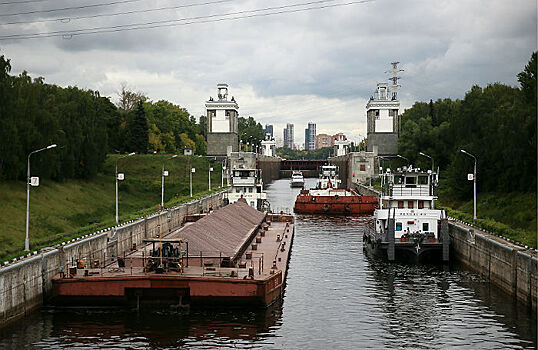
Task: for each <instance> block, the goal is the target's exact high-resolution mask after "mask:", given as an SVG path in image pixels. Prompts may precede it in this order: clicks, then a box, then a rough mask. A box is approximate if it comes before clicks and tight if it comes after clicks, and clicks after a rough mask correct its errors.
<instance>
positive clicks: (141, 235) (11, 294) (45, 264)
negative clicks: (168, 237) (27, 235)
mask: <svg viewBox="0 0 538 350" xmlns="http://www.w3.org/2000/svg"><path fill="white" fill-rule="evenodd" d="M220 206H222V193H216V194H213V195H210V196H207V197H204V198H201V199H199V200H196V201H192V202H189V203H186V204H183V205H181V206H178V207H175V208H172V209H169V210H163V211H160V212H159V213H155V214H153V215H150V216H147V217H144V218H141V219H138V220H133V221H130V222H128V223H125V224H123V225H120V226H115V227H111V228H108V229H105V230H101V231H98V232H95V233H93V234H90V235H86V236H84V237H81V238H79V239H76V240H72V241H69V242H64V243H62V244H59V245H57V246H55V247H52V248H48V249H43V250H42V251H41V252H39V253H38V254H35V255H33V256H30V257H27V258H24V259H22V260H20V261H14V262H12V263H10V264H8V265H6V266H3V267H1V268H0V327H1V326H3V325H5V324H7V323H9V322H11V321H14V320H16V319H18V318H20V317H23V316H25V315H26V314H28V313H29V312H31V311H32V310H34V309H36V308H38V307H40V306H41V305H42V304H43V302H44V301H46V300H47V299H48V297H49V296H50V292H51V289H52V283H51V280H52V277H53V276H54V275H56V274H57V273H58V272H59V271H60V269H61V267H63V268H64V269H68V267H69V266H73V265H76V260H78V259H84V260H85V261H93V262H95V261H98V264H99V265H104V263H105V262H106V261H113V260H114V259H115V258H116V257H117V256H122V255H124V254H125V253H126V252H129V251H131V250H132V249H133V248H136V246H137V245H140V244H141V243H142V240H143V239H145V238H150V237H155V236H157V235H158V234H167V233H169V232H170V231H172V230H175V229H177V228H179V227H180V226H181V225H182V224H183V222H184V219H185V217H186V216H187V215H191V214H197V213H201V212H207V211H208V210H209V208H210V207H212V208H215V209H216V208H218V207H220Z"/></svg>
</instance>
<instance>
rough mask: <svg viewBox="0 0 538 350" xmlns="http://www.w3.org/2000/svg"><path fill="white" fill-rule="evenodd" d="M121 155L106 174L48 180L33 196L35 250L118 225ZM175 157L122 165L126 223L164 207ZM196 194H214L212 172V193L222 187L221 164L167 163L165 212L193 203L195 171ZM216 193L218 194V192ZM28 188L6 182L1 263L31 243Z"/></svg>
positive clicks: (0, 218)
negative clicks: (117, 174)
mask: <svg viewBox="0 0 538 350" xmlns="http://www.w3.org/2000/svg"><path fill="white" fill-rule="evenodd" d="M118 157H119V156H118V155H109V156H108V157H107V161H106V162H105V165H104V167H103V170H102V172H101V173H100V174H99V175H97V176H96V177H95V178H93V179H91V180H90V181H83V180H70V181H66V182H61V183H59V182H54V181H52V180H48V179H42V180H41V184H40V186H39V187H32V189H31V194H30V248H31V250H36V249H38V248H41V247H45V246H48V245H52V244H54V243H58V242H61V241H63V240H66V239H71V238H74V237H77V236H80V235H83V234H87V233H90V232H94V231H96V230H99V229H101V228H105V227H110V226H112V225H114V224H115V181H114V167H115V162H116V160H117V159H118ZM167 158H169V156H160V155H135V156H132V157H127V158H123V159H121V160H119V162H118V171H119V172H121V173H124V174H125V180H124V181H120V185H119V216H120V222H121V221H126V220H131V219H133V218H136V217H139V216H142V215H145V214H149V213H151V212H155V211H157V210H158V205H159V203H160V202H161V169H162V162H163V160H165V159H167ZM191 166H192V167H194V168H196V173H195V174H194V176H193V193H194V194H195V197H201V196H203V195H206V194H208V193H209V191H208V169H209V167H210V166H212V167H213V168H214V171H213V172H212V176H211V184H212V189H213V190H214V191H215V190H218V189H219V188H218V187H220V184H221V167H220V164H219V163H214V164H210V163H209V162H208V161H207V160H206V159H205V158H203V157H200V158H199V157H196V156H193V157H187V156H178V157H177V158H174V159H169V160H166V161H165V168H166V170H168V171H169V176H168V177H166V179H165V181H166V184H165V207H172V206H174V205H177V204H180V203H182V202H187V201H189V200H191V198H190V188H189V171H190V168H191ZM214 191H213V192H214ZM25 220H26V184H25V183H24V181H18V182H15V181H9V182H1V183H0V227H1V229H0V260H2V261H3V260H5V259H7V258H11V257H14V256H17V255H19V254H21V253H22V249H23V248H24V238H25Z"/></svg>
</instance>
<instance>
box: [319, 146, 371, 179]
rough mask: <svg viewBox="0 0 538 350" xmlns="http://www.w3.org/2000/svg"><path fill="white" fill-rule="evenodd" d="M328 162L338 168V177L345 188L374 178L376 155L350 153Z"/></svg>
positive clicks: (362, 152) (330, 159)
mask: <svg viewBox="0 0 538 350" xmlns="http://www.w3.org/2000/svg"><path fill="white" fill-rule="evenodd" d="M329 161H330V163H331V164H334V165H336V166H338V170H339V177H340V180H342V186H343V187H345V188H351V187H352V186H353V184H359V183H365V182H367V181H368V179H369V178H370V177H372V178H374V177H376V175H375V169H376V168H377V166H376V164H377V162H376V155H375V154H374V153H372V152H364V151H361V152H351V153H348V154H346V155H343V156H338V157H332V158H329Z"/></svg>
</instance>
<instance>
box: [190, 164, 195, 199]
mask: <svg viewBox="0 0 538 350" xmlns="http://www.w3.org/2000/svg"><path fill="white" fill-rule="evenodd" d="M195 172H196V168H191V172H190V185H191V197H192V174H194V173H195Z"/></svg>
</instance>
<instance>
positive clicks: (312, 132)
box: [304, 122, 316, 151]
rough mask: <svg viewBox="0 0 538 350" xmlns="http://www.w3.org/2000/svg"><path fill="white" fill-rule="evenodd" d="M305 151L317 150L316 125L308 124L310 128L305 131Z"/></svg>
mask: <svg viewBox="0 0 538 350" xmlns="http://www.w3.org/2000/svg"><path fill="white" fill-rule="evenodd" d="M304 149H305V150H306V151H311V150H314V149H316V123H312V122H310V123H308V128H306V129H304Z"/></svg>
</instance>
